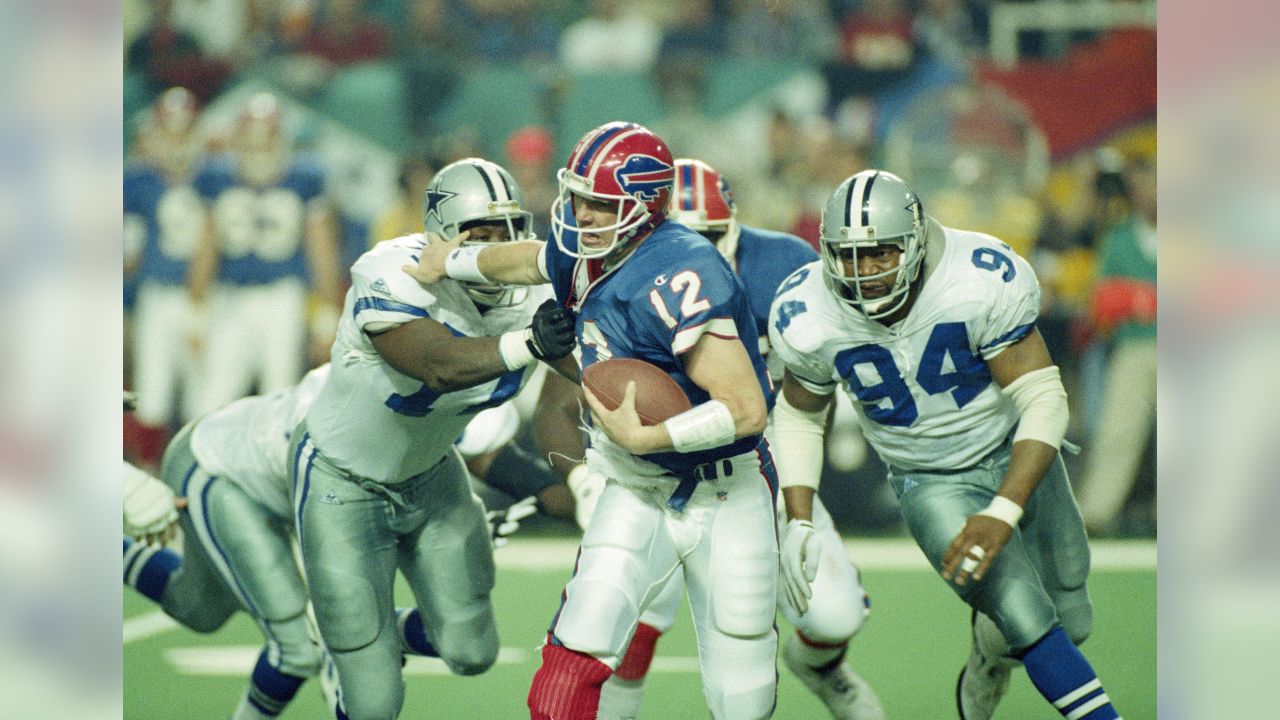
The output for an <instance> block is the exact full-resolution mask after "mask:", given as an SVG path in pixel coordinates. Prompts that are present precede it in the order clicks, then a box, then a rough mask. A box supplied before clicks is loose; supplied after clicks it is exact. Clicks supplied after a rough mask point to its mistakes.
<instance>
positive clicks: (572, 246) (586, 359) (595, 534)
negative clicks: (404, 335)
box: [405, 122, 778, 720]
mask: <svg viewBox="0 0 1280 720" xmlns="http://www.w3.org/2000/svg"><path fill="white" fill-rule="evenodd" d="M674 174H675V163H674V160H673V159H672V156H671V151H670V150H669V149H668V148H667V146H666V143H664V142H663V141H662V140H661V138H659V137H657V136H656V135H654V134H653V133H652V132H650V131H649V130H648V129H646V128H644V127H642V126H640V125H636V124H634V123H629V122H611V123H608V124H605V125H602V126H600V127H598V128H595V129H594V130H591V131H590V132H588V133H587V134H586V135H584V136H583V137H582V139H581V140H579V141H578V144H577V145H576V146H575V147H574V149H573V151H572V153H570V156H569V161H568V163H567V165H566V167H564V168H563V169H561V170H560V171H559V172H558V174H557V180H558V183H559V197H558V198H557V200H556V202H555V204H554V205H553V206H552V208H551V226H552V233H551V234H552V238H553V239H552V241H551V242H546V243H543V242H537V241H530V242H522V243H513V244H510V245H503V246H499V247H494V248H472V247H466V246H462V247H459V246H458V243H459V242H460V239H459V238H453V239H451V240H449V241H446V242H441V243H433V244H432V245H429V246H427V248H425V249H424V251H423V255H422V258H421V260H420V262H418V263H417V264H416V265H413V264H410V265H407V266H406V267H405V270H406V272H409V273H410V274H411V275H412V276H413V277H415V278H417V279H418V280H419V281H420V282H423V283H424V284H425V285H424V286H425V287H432V288H434V287H436V285H434V284H432V283H435V282H437V281H441V280H442V278H445V277H450V278H455V279H461V280H465V281H471V282H495V281H497V282H510V283H523V284H530V285H535V284H541V283H546V282H550V283H551V286H552V288H554V291H555V295H556V300H557V301H558V303H559V305H560V306H562V307H566V308H570V309H572V310H573V312H574V314H575V316H576V319H575V331H576V334H577V338H578V345H579V347H578V359H579V364H580V366H581V367H583V368H586V367H588V366H590V365H591V364H593V363H596V362H600V361H603V360H607V359H609V358H637V359H641V360H644V361H647V362H649V363H652V364H654V365H656V366H658V367H660V368H661V369H663V370H664V371H666V372H667V373H669V374H670V375H671V377H672V378H673V379H674V380H675V381H676V382H677V383H678V384H679V385H680V387H681V388H682V389H683V390H684V392H685V394H686V395H688V397H689V399H690V401H692V403H693V408H692V409H691V410H688V411H686V412H684V413H681V414H678V415H676V416H674V417H672V418H670V419H668V420H667V421H666V422H663V423H659V424H656V425H647V426H646V425H642V424H641V423H640V419H639V417H638V415H637V414H636V410H635V392H636V391H635V386H634V384H632V385H630V386H629V388H628V390H627V391H626V393H625V395H624V397H623V400H622V402H621V404H620V405H619V406H618V407H617V408H616V409H615V410H612V411H610V410H608V409H606V408H605V407H604V406H603V405H601V404H600V402H599V401H598V400H597V399H596V398H595V397H594V396H593V395H591V394H590V392H587V393H586V397H587V401H588V403H589V404H590V407H591V411H592V415H593V423H592V424H593V427H592V428H591V429H590V447H589V448H588V449H587V465H588V467H589V468H590V469H591V470H594V471H597V472H600V473H601V474H603V475H604V476H606V477H607V478H608V482H607V484H606V486H605V488H604V490H603V492H602V493H601V494H600V497H599V500H598V504H597V505H596V507H595V512H594V514H593V517H592V518H591V521H590V523H589V525H588V526H587V530H586V534H585V535H584V536H583V539H582V547H581V552H580V555H579V558H578V563H577V567H576V570H575V572H574V575H573V578H572V579H571V580H570V581H569V584H568V586H567V587H566V588H565V592H564V601H563V604H562V605H561V607H560V610H559V612H557V613H556V615H555V618H554V619H553V620H552V622H551V627H550V630H549V632H548V635H547V642H546V644H545V645H544V646H543V649H542V665H541V667H540V668H539V669H538V671H537V673H536V674H535V675H534V678H533V683H532V687H531V688H530V691H529V697H528V704H529V709H530V714H531V717H532V718H534V719H535V720H549V719H550V718H553V717H554V718H556V719H557V720H585V719H587V718H595V717H597V711H598V706H599V701H600V691H601V685H602V684H603V683H604V682H605V680H607V679H608V677H609V676H610V675H611V674H612V673H613V670H614V669H615V668H616V667H617V666H618V664H619V663H620V662H621V660H622V658H623V655H624V653H625V651H626V648H627V644H628V642H629V641H630V639H631V636H632V634H633V632H634V630H635V627H636V623H637V621H638V619H639V617H640V613H641V612H643V611H644V609H645V608H646V607H648V606H649V605H650V604H651V603H652V602H653V600H654V598H655V597H656V596H657V594H658V592H659V591H660V590H661V589H662V588H663V587H664V586H665V585H666V583H667V581H668V579H669V578H670V577H671V576H672V575H673V574H675V573H681V574H682V575H683V577H684V580H685V585H686V587H687V588H688V597H689V604H690V607H691V608H692V612H693V618H694V624H695V626H696V628H697V633H698V639H699V656H700V662H701V669H702V682H703V696H704V698H705V699H706V702H707V705H708V706H709V707H710V709H711V714H712V716H713V717H715V718H765V717H768V716H769V715H770V714H771V713H772V711H773V705H774V700H775V682H776V670H775V663H774V659H775V656H776V652H777V632H776V630H775V629H774V627H773V618H774V606H775V600H776V597H777V575H778V563H777V536H776V532H775V526H774V517H773V513H774V500H775V497H776V496H775V490H774V487H775V478H774V472H773V467H772V460H771V459H770V455H769V450H768V445H767V443H764V442H763V441H762V433H763V431H764V426H765V420H766V417H767V414H768V401H767V399H766V397H767V395H768V393H769V392H770V387H769V378H768V374H767V371H766V369H765V364H764V360H763V359H762V358H761V357H760V352H759V346H758V342H759V341H758V338H757V333H756V326H755V321H754V319H753V317H752V315H751V306H750V303H749V300H748V298H747V295H746V292H745V291H744V290H743V288H742V283H741V281H740V280H739V279H738V277H737V276H736V275H735V274H734V272H733V270H732V268H730V267H729V264H728V263H727V262H725V260H724V258H723V257H721V256H720V254H719V253H718V252H717V251H716V249H715V246H713V245H712V244H711V243H709V242H708V241H707V240H706V239H705V238H703V237H702V236H700V235H698V234H697V233H695V232H693V231H692V230H689V229H688V228H686V227H684V226H683V225H680V224H678V223H673V222H667V220H666V215H667V210H668V206H669V203H670V198H671V190H672V184H673V182H674Z"/></svg>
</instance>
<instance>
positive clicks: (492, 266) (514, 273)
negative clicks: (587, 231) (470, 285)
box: [403, 232, 548, 285]
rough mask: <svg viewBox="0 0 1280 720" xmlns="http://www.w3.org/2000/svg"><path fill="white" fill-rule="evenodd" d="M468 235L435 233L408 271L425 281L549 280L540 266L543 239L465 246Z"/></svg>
mask: <svg viewBox="0 0 1280 720" xmlns="http://www.w3.org/2000/svg"><path fill="white" fill-rule="evenodd" d="M468 237H470V233H467V232H463V233H459V234H457V235H455V236H454V237H452V238H450V239H448V240H444V239H442V238H440V237H439V236H438V235H435V234H434V233H431V234H430V235H429V236H428V240H429V242H428V243H427V246H426V247H424V248H423V249H422V256H421V259H420V260H419V261H418V264H417V265H416V266H414V265H405V266H404V268H403V269H404V271H405V272H406V273H408V274H409V276H410V277H412V278H413V279H414V280H417V281H418V282H420V283H422V284H424V285H428V284H431V283H437V282H440V281H441V280H443V279H444V278H446V277H450V278H453V279H455V280H471V281H476V282H499V283H509V284H512V285H541V284H542V283H545V282H548V278H547V277H546V276H544V275H543V274H542V270H541V268H539V266H538V254H539V253H540V252H542V246H543V245H544V244H545V243H543V242H542V241H541V240H521V241H519V242H511V243H499V244H496V245H491V246H489V247H474V246H473V247H462V243H463V241H464V240H466V239H467V238H468Z"/></svg>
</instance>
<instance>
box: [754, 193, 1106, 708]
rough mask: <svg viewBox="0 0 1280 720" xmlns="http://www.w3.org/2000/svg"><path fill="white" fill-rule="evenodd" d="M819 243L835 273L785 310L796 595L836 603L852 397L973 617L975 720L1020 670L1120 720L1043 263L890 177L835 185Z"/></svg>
mask: <svg viewBox="0 0 1280 720" xmlns="http://www.w3.org/2000/svg"><path fill="white" fill-rule="evenodd" d="M821 228H822V230H821V254H822V260H821V262H814V263H811V264H809V265H806V266H804V267H802V268H800V269H799V270H797V271H796V272H795V273H794V274H792V275H791V277H789V278H787V280H786V281H784V282H783V284H782V287H781V288H779V291H778V295H777V297H776V298H775V299H774V302H773V308H772V310H771V312H770V326H769V336H770V341H771V345H772V348H773V352H774V353H775V354H777V355H779V356H780V357H781V359H782V360H783V362H784V364H785V365H786V372H785V376H784V379H783V383H782V390H781V392H780V393H779V394H778V398H777V405H776V407H775V409H774V416H773V421H774V431H775V436H776V438H777V441H778V448H779V449H778V466H779V471H780V474H781V478H782V483H783V494H784V495H785V497H786V508H787V517H788V520H787V523H786V529H785V531H784V534H783V544H782V569H783V576H784V582H785V584H786V586H787V592H788V594H789V595H790V596H791V597H793V598H797V599H799V598H802V597H803V598H808V597H811V596H812V595H814V594H816V593H817V592H818V591H819V588H816V587H814V586H813V579H814V574H815V572H816V567H815V565H818V564H820V563H821V562H822V560H823V558H824V556H825V555H826V553H827V551H826V549H825V548H824V547H823V545H822V543H821V542H820V540H819V539H818V536H817V534H816V532H815V529H814V527H813V522H812V521H813V515H812V509H811V504H812V503H813V501H814V499H815V498H816V489H817V487H818V479H819V476H820V474H821V468H822V438H823V432H824V421H825V419H826V412H827V408H828V406H829V404H830V401H831V396H832V394H833V393H834V392H835V391H836V390H837V388H843V389H844V390H845V391H846V392H848V393H849V394H850V396H851V397H852V398H853V400H854V405H855V407H856V408H857V410H858V413H859V416H860V421H861V424H862V427H863V431H864V433H865V435H866V438H867V442H868V443H870V445H871V446H872V447H873V448H875V450H876V452H877V453H879V455H880V457H881V459H882V460H883V461H884V463H885V465H886V466H887V467H888V471H889V477H888V480H889V484H890V486H891V487H892V488H893V489H894V491H895V493H896V494H897V496H898V499H899V501H900V503H901V506H902V514H903V517H904V519H905V520H906V522H907V526H908V527H909V528H910V530H911V534H912V535H913V536H914V537H915V539H916V542H917V543H918V544H919V546H920V549H921V550H922V551H923V552H924V554H925V556H926V557H928V559H929V561H930V563H931V564H932V565H933V567H934V568H935V569H936V570H937V571H938V572H939V574H940V575H941V576H942V578H943V579H944V580H946V581H947V585H948V587H950V588H951V589H952V590H953V591H954V592H955V593H956V594H957V595H959V596H960V598H961V599H963V600H964V601H965V602H966V603H967V604H968V605H969V606H970V607H972V608H973V613H972V635H973V647H972V652H971V654H970V657H969V660H968V662H967V663H966V664H965V666H964V667H963V668H962V670H961V672H960V677H959V679H958V680H957V684H956V705H957V710H958V712H959V715H960V718H961V720H988V719H989V718H990V717H991V716H992V714H993V713H994V712H995V708H996V705H997V704H998V703H999V701H1000V698H1001V697H1002V696H1003V695H1004V693H1005V691H1006V689H1007V687H1008V683H1009V675H1010V671H1011V669H1012V667H1014V666H1015V665H1016V664H1018V663H1021V664H1022V665H1023V666H1024V667H1025V668H1026V670H1027V675H1028V676H1030V678H1031V682H1032V684H1034V685H1035V687H1036V689H1037V690H1039V691H1040V693H1041V694H1042V695H1044V697H1045V699H1046V700H1048V701H1049V702H1050V703H1052V704H1053V706H1054V707H1055V708H1056V709H1057V710H1058V711H1059V712H1060V713H1062V715H1063V716H1065V717H1068V718H1071V720H1113V719H1114V718H1117V717H1119V716H1118V714H1117V713H1116V710H1115V708H1114V707H1112V704H1111V701H1110V699H1109V698H1108V696H1107V694H1106V692H1105V691H1104V690H1103V688H1102V684H1101V683H1100V682H1099V680H1098V677H1097V675H1096V674H1095V673H1094V671H1093V668H1092V667H1091V666H1090V665H1089V662H1088V661H1087V660H1086V659H1085V657H1084V655H1082V654H1081V653H1080V651H1079V650H1078V649H1077V647H1076V646H1077V645H1078V644H1079V643H1081V642H1083V641H1084V639H1085V638H1086V637H1087V636H1088V635H1089V632H1090V630H1091V629H1092V626H1093V606H1092V603H1091V602H1090V600H1089V593H1088V590H1087V589H1086V587H1085V580H1086V577H1087V576H1088V572H1089V544H1088V539H1087V538H1086V536H1085V531H1084V524H1083V522H1082V521H1081V519H1080V512H1079V510H1077V508H1076V504H1075V499H1074V497H1073V496H1072V493H1071V485H1070V484H1069V482H1068V480H1067V474H1066V469H1065V467H1064V466H1063V463H1062V458H1061V457H1060V456H1059V446H1060V445H1061V444H1062V443H1063V434H1064V433H1065V432H1066V428H1067V395H1066V391H1065V390H1064V389H1063V387H1062V381H1061V380H1060V379H1059V375H1058V368H1057V366H1056V365H1054V364H1053V360H1052V358H1050V356H1049V351H1048V349H1047V348H1046V347H1045V344H1044V340H1043V339H1042V338H1041V337H1040V333H1039V331H1038V330H1037V329H1036V325H1035V321H1036V316H1037V314H1038V313H1039V309H1040V287H1039V284H1038V282H1037V281H1036V277H1035V273H1034V272H1032V270H1031V266H1030V265H1028V264H1027V262H1026V261H1025V260H1023V259H1022V258H1021V257H1019V256H1018V255H1017V254H1016V253H1014V252H1013V250H1011V249H1010V248H1009V246H1008V245H1006V244H1004V243H1002V242H1000V241H999V240H997V239H996V238H994V237H991V236H990V235H985V234H982V233H977V232H969V231H964V230H956V229H953V228H948V227H943V226H942V225H941V224H939V223H938V222H937V221H936V220H935V219H933V218H932V217H929V216H928V215H926V214H925V212H924V209H923V206H922V205H921V203H920V199H919V198H918V197H917V196H916V194H915V192H914V191H913V190H912V189H911V188H910V186H908V185H907V183H906V182H904V181H903V180H902V179H901V178H899V177H897V176H896V175H893V174H891V173H887V172H883V171H880V170H867V171H864V172H860V173H857V174H855V175H852V176H850V177H848V178H846V179H845V180H844V182H842V183H841V184H840V185H839V186H838V187H836V189H835V191H834V192H833V193H832V194H831V196H830V197H829V199H828V200H827V203H826V205H825V207H824V208H823V213H822V225H821Z"/></svg>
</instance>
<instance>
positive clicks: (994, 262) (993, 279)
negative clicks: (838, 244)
mask: <svg viewBox="0 0 1280 720" xmlns="http://www.w3.org/2000/svg"><path fill="white" fill-rule="evenodd" d="M936 227H940V226H936V225H935V228H936ZM943 231H944V232H943V237H942V238H935V239H933V240H931V244H932V243H934V242H937V241H938V240H941V241H942V243H941V246H940V247H938V246H933V247H930V248H929V251H928V254H927V255H926V268H925V272H926V273H927V275H926V277H925V281H924V287H923V289H922V290H921V292H920V294H919V296H918V297H917V298H916V300H915V304H914V305H913V306H912V308H911V310H910V312H909V313H908V315H907V317H906V318H905V319H903V320H901V321H900V322H898V323H897V324H895V325H894V326H893V327H892V328H888V327H885V326H884V325H881V324H880V323H878V322H876V321H874V320H868V319H867V318H866V317H864V316H863V315H861V314H860V313H859V312H858V311H857V310H855V309H853V308H851V307H849V306H847V305H845V304H844V303H842V302H841V301H839V300H838V299H836V298H835V297H834V296H833V295H832V294H831V291H830V290H828V289H827V287H826V284H825V282H824V281H823V277H822V264H821V262H814V263H810V264H808V265H805V266H804V267H802V268H800V269H799V270H797V271H796V272H795V273H793V274H792V275H791V276H790V277H789V278H787V279H786V280H785V281H784V282H783V283H782V285H781V286H780V287H779V289H778V295H777V296H776V297H775V298H774V302H773V307H772V309H771V311H770V314H769V340H770V343H771V344H772V346H773V350H774V352H776V353H778V354H779V355H780V356H781V358H782V360H783V361H784V362H785V363H786V366H787V369H788V370H790V371H791V373H792V375H794V376H795V377H796V379H797V380H799V381H800V382H801V384H802V385H804V386H805V387H806V388H807V389H809V390H810V391H812V392H815V393H818V394H824V395H825V394H830V393H831V392H832V391H833V390H834V389H835V387H836V385H837V384H839V385H841V386H843V387H844V388H845V390H846V391H847V392H848V393H849V395H850V397H851V398H852V399H853V401H854V407H855V408H857V410H858V413H859V415H860V419H861V421H862V423H861V424H862V427H863V431H864V433H865V434H866V438H867V441H868V442H869V443H870V444H871V446H872V447H874V448H875V449H876V451H877V452H878V453H879V454H880V457H881V459H882V460H883V461H884V462H885V463H886V464H888V465H891V466H894V467H898V468H903V469H955V468H964V467H969V466H972V465H974V464H976V463H977V462H978V461H979V460H981V459H982V458H983V457H984V456H986V455H987V453H989V452H990V451H991V450H993V449H994V448H995V447H996V446H998V445H999V444H1000V443H1001V442H1002V441H1003V440H1004V438H1005V437H1006V436H1007V435H1008V434H1009V431H1010V430H1011V429H1012V428H1013V426H1014V424H1015V423H1016V422H1017V419H1018V415H1017V410H1016V408H1014V406H1013V404H1012V402H1011V401H1010V400H1009V399H1008V398H1007V397H1005V396H1004V394H1003V393H1001V392H1000V388H999V386H998V385H996V383H995V382H994V381H993V380H992V378H991V373H990V371H989V370H988V369H987V364H986V360H989V359H991V358H993V357H995V356H996V355H998V354H999V353H1000V352H1001V351H1002V350H1004V349H1005V348H1006V347H1008V346H1009V345H1011V344H1013V343H1014V342H1016V341H1018V340H1020V339H1022V338H1023V337H1026V336H1027V335H1028V334H1030V333H1031V332H1032V331H1033V330H1034V328H1035V319H1036V315H1037V314H1038V311H1039V306H1040V286H1039V283H1038V282H1037V281H1036V277H1035V274H1034V273H1033V272H1032V270H1031V266H1030V265H1029V264H1027V262H1026V261H1025V260H1023V259H1022V258H1021V257H1019V256H1018V255H1017V254H1016V253H1014V252H1013V250H1011V249H1010V248H1009V246H1008V245H1005V244H1004V243H1002V242H1000V241H999V240H997V239H996V238H994V237H991V236H990V235H984V234H982V233H976V232H968V231H962V230H953V229H951V228H943Z"/></svg>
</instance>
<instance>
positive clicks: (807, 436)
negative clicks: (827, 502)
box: [770, 392, 827, 492]
mask: <svg viewBox="0 0 1280 720" xmlns="http://www.w3.org/2000/svg"><path fill="white" fill-rule="evenodd" d="M826 419H827V413H826V411H825V410H819V411H817V412H804V411H803V410H798V409H796V407H795V406H793V405H792V404H791V403H789V402H787V395H786V393H783V392H779V393H778V400H777V403H776V404H775V405H774V406H773V439H774V440H776V441H777V443H776V446H774V447H771V448H770V449H771V450H772V452H773V461H774V463H775V464H776V465H777V466H778V483H779V484H780V485H781V486H782V487H784V488H787V487H793V486H796V485H802V486H804V487H809V488H813V490H814V492H817V490H818V483H819V481H820V480H821V478H822V437H823V433H824V432H825V431H826V427H825V426H826Z"/></svg>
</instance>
